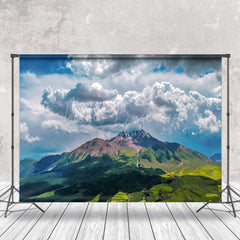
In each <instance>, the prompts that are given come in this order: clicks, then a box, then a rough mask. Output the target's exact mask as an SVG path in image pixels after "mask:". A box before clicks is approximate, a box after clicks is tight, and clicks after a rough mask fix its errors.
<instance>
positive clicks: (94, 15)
mask: <svg viewBox="0 0 240 240" xmlns="http://www.w3.org/2000/svg"><path fill="white" fill-rule="evenodd" d="M10 53H79V54H80V53H107V54H111V53H120V54H124V53H142V54H144V53H152V54H157V53H158V54H168V53H177V54H181V53H185V54H187V53H200V54H202V53H231V68H230V74H231V85H230V87H231V89H230V90H231V98H230V100H231V109H230V111H231V180H235V181H236V180H238V181H240V141H239V139H240V121H239V119H240V94H239V93H240V1H239V0H231V1H225V0H219V1H218V0H212V1H209V0H202V1H200V2H199V1H193V0H173V1H166V0H148V1H145V0H129V1H125V0H121V1H116V0H115V1H113V0H95V1H92V0H88V1H82V0H72V1H66V0H64V1H63V0H51V1H50V0H41V1H34V0H30V1H26V0H0V110H1V111H0V181H7V180H10V156H11V155H10V154H11V151H10V146H11V142H10V140H11V138H10V129H11V128H10V127H11V122H10V110H11V101H10V93H11V91H10V87H11V68H10V57H9V56H10ZM16 66H17V61H16ZM225 69H226V63H225V62H224V63H223V72H224V74H225V73H226V71H225ZM224 76H225V75H224ZM15 89H16V91H15V92H16V101H15V103H16V112H17V113H18V99H17V98H18V93H19V92H18V71H17V70H16V88H15ZM225 92H226V81H225V78H224V81H223V98H224V99H225V98H226V94H225ZM225 112H226V101H223V113H224V114H223V118H224V119H223V134H222V136H223V173H224V176H225V173H226V167H225V165H226V161H225V157H226V149H225V146H226V139H225V138H226V128H225V126H226V115H225ZM15 125H16V136H15V144H16V151H15V152H16V155H15V156H16V157H15V162H16V165H15V169H16V175H15V178H16V179H18V162H19V161H18V151H19V148H18V144H19V134H18V115H17V121H16V124H15Z"/></svg>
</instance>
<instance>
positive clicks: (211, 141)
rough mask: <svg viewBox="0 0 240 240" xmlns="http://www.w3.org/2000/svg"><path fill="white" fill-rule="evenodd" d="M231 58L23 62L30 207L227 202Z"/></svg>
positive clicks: (32, 58)
mask: <svg viewBox="0 0 240 240" xmlns="http://www.w3.org/2000/svg"><path fill="white" fill-rule="evenodd" d="M221 77H222V72H221V57H220V55H219V56H216V55H215V56H213V55H205V57H204V58H203V57H201V58H199V57H197V56H194V55H193V56H190V55H188V56H183V55H182V56H181V55H180V56H178V57H174V58H173V57H171V56H170V55H159V56H157V55H155V56H154V55H141V56H140V55H138V56H137V55H136V56H134V55H129V56H127V55H125V56H124V55H122V56H120V55H20V200H21V201H47V202H49V201H111V202H119V201H121V202H123V201H130V202H140V201H150V202H152V201H156V202H158V201H219V200H220V191H221V109H222V108H221V89H222V88H221Z"/></svg>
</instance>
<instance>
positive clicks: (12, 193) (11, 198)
mask: <svg viewBox="0 0 240 240" xmlns="http://www.w3.org/2000/svg"><path fill="white" fill-rule="evenodd" d="M10 57H11V59H12V113H11V118H12V146H11V150H12V157H11V160H12V161H11V186H10V188H9V189H7V190H6V191H5V192H4V193H3V194H1V195H0V198H1V197H2V196H4V195H5V194H7V193H8V192H10V194H9V197H8V201H7V207H6V210H5V214H4V217H6V216H7V213H8V211H9V207H10V205H12V204H14V203H15V204H17V203H19V202H14V191H17V192H18V193H19V190H18V189H17V188H16V187H15V185H14V58H15V57H19V55H17V54H11V55H10ZM32 204H33V205H34V206H35V207H37V208H38V209H39V210H40V211H42V212H43V213H44V212H45V211H44V210H43V209H42V208H40V207H39V206H38V205H37V204H36V203H32Z"/></svg>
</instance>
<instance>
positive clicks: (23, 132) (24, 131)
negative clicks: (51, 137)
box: [20, 122, 40, 143]
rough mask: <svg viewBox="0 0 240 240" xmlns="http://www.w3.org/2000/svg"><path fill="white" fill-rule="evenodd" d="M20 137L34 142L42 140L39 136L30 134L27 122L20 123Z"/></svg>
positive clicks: (28, 141)
mask: <svg viewBox="0 0 240 240" xmlns="http://www.w3.org/2000/svg"><path fill="white" fill-rule="evenodd" d="M20 138H21V140H23V141H25V142H27V143H33V142H38V141H40V138H39V137H33V136H31V135H30V133H29V129H28V126H27V123H26V122H21V123H20Z"/></svg>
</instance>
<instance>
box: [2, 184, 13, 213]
mask: <svg viewBox="0 0 240 240" xmlns="http://www.w3.org/2000/svg"><path fill="white" fill-rule="evenodd" d="M12 194H13V188H11V190H10V195H9V198H8V202H7V207H6V210H5V214H4V217H7V213H8V208H9V206H10V204H11V202H10V201H11V197H12Z"/></svg>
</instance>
